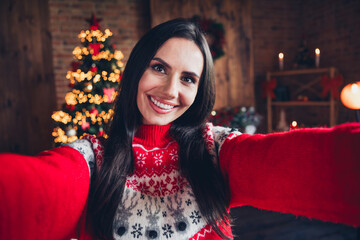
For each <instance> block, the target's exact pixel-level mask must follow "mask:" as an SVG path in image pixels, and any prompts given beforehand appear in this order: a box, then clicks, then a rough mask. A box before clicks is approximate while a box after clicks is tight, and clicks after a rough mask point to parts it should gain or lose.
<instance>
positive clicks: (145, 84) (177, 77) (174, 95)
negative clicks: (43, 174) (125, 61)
mask: <svg viewBox="0 0 360 240" xmlns="http://www.w3.org/2000/svg"><path fill="white" fill-rule="evenodd" d="M203 65H204V59H203V55H202V53H201V51H200V49H199V47H198V46H197V45H196V44H195V43H194V42H192V41H190V40H187V39H184V38H170V39H169V40H167V41H166V42H165V43H164V44H163V45H162V46H161V47H160V48H159V50H158V51H157V53H156V54H155V56H154V58H153V59H152V60H151V61H150V64H149V66H148V67H147V68H146V70H145V72H144V74H143V75H142V77H141V79H140V82H139V87H138V92H137V106H138V108H139V110H140V113H141V114H142V118H143V120H142V122H143V124H147V125H166V124H168V123H171V122H172V121H174V120H175V119H177V118H178V117H180V116H181V115H182V114H183V113H184V112H185V111H186V110H187V109H188V108H189V107H190V106H191V104H192V103H193V102H194V99H195V97H196V94H197V90H198V86H199V81H200V76H201V73H202V70H203Z"/></svg>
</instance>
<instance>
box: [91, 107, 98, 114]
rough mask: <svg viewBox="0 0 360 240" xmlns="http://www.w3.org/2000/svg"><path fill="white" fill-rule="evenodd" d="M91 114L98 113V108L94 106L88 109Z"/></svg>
mask: <svg viewBox="0 0 360 240" xmlns="http://www.w3.org/2000/svg"><path fill="white" fill-rule="evenodd" d="M90 113H91V114H95V116H97V115H98V114H99V110H97V109H96V108H95V107H94V108H93V109H91V110H90Z"/></svg>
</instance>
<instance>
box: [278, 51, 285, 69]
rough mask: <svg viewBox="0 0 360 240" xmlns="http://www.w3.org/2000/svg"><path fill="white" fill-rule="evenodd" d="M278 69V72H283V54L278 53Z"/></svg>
mask: <svg viewBox="0 0 360 240" xmlns="http://www.w3.org/2000/svg"><path fill="white" fill-rule="evenodd" d="M279 69H280V71H282V70H284V54H283V53H279Z"/></svg>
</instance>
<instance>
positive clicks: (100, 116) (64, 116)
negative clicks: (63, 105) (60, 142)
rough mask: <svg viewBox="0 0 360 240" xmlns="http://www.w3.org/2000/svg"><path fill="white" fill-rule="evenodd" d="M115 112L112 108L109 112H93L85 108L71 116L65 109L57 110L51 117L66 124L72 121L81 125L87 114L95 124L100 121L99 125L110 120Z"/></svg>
mask: <svg viewBox="0 0 360 240" xmlns="http://www.w3.org/2000/svg"><path fill="white" fill-rule="evenodd" d="M113 113H114V111H113V110H112V109H110V110H109V111H108V112H107V113H106V112H105V111H101V112H100V113H91V112H90V111H88V110H86V109H83V111H82V112H76V113H75V116H74V117H71V115H70V114H68V113H65V112H63V111H55V112H54V113H53V114H52V115H51V118H52V119H54V120H55V121H57V122H61V123H63V124H65V125H66V124H68V123H71V122H72V123H73V124H74V125H81V124H82V121H83V120H84V115H85V116H86V117H88V118H90V120H91V122H92V123H93V124H96V123H98V125H102V124H103V123H108V122H109V120H110V119H111V117H112V114H113Z"/></svg>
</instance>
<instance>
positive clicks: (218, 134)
mask: <svg viewBox="0 0 360 240" xmlns="http://www.w3.org/2000/svg"><path fill="white" fill-rule="evenodd" d="M241 134H242V133H241V132H240V131H239V130H238V129H236V128H229V127H223V126H214V125H213V124H212V123H206V125H205V128H204V129H203V137H204V139H205V143H206V146H207V148H208V151H209V152H210V153H212V154H214V155H215V156H217V155H218V153H219V152H220V149H221V147H222V145H223V144H224V142H225V141H226V140H230V139H233V138H234V137H236V136H239V135H241Z"/></svg>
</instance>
